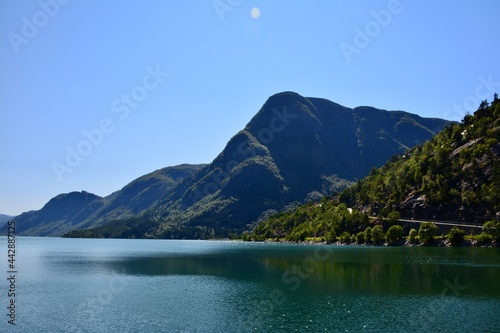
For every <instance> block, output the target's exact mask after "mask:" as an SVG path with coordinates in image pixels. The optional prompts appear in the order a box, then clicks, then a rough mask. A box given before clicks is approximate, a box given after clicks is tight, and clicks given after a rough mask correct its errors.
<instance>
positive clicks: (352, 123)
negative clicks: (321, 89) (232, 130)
mask: <svg viewBox="0 0 500 333" xmlns="http://www.w3.org/2000/svg"><path fill="white" fill-rule="evenodd" d="M448 124H449V122H448V121H445V120H441V119H427V118H421V117H419V116H417V115H414V114H410V113H407V112H402V111H397V112H389V111H384V110H378V109H375V108H370V107H359V108H355V109H350V108H346V107H343V106H341V105H338V104H335V103H333V102H330V101H328V100H325V99H319V98H304V97H302V96H300V95H298V94H296V93H293V92H284V93H280V94H276V95H274V96H272V97H270V98H269V99H268V100H267V102H266V103H265V104H264V106H263V107H262V109H261V110H260V111H259V112H258V113H257V114H256V115H255V117H254V118H253V119H252V120H251V121H250V122H249V123H248V125H247V126H246V127H245V128H244V129H243V130H242V131H240V132H239V133H237V134H236V135H235V136H234V137H233V138H232V139H231V140H230V141H229V142H228V144H227V146H226V147H225V149H224V150H223V151H222V152H221V153H220V154H219V156H217V158H216V159H215V160H214V161H213V162H212V163H211V164H210V165H208V166H206V167H205V168H203V169H202V170H201V171H200V172H199V173H197V174H196V175H195V176H194V177H193V178H191V179H186V180H184V181H181V182H180V184H179V185H178V187H177V188H176V189H175V190H174V191H172V192H171V193H169V194H168V195H166V196H164V197H163V198H162V199H160V200H159V201H158V203H157V204H156V205H155V207H153V208H152V209H151V210H150V211H148V213H146V214H145V215H144V216H145V217H149V218H156V219H160V220H165V221H166V224H165V225H164V226H163V228H159V230H158V233H157V236H158V237H175V232H173V231H172V230H173V229H175V226H176V225H179V224H185V225H190V226H205V227H208V228H214V229H215V233H216V234H220V235H227V234H228V233H229V232H240V231H242V230H244V229H246V228H247V225H248V224H252V223H255V222H256V221H257V220H259V219H260V218H263V217H265V216H267V215H268V214H270V213H272V212H276V211H279V210H281V209H283V208H284V207H285V206H287V205H289V204H291V203H293V202H303V201H304V200H305V199H306V198H307V197H310V198H312V197H319V196H321V195H324V194H331V193H332V192H336V191H340V190H342V189H343V188H345V187H346V186H347V185H349V184H350V183H351V182H353V181H355V180H357V179H359V178H362V177H363V176H365V175H367V174H368V173H369V170H370V169H371V168H372V167H378V166H381V165H383V164H384V163H385V162H386V161H387V160H388V159H389V158H390V157H391V156H393V155H395V154H399V153H402V152H404V151H406V150H407V149H409V148H411V147H413V146H414V145H415V144H418V143H421V142H424V141H426V140H429V139H430V138H432V137H433V136H434V135H435V134H436V133H437V132H439V131H440V130H441V129H443V128H444V126H446V125H448Z"/></svg>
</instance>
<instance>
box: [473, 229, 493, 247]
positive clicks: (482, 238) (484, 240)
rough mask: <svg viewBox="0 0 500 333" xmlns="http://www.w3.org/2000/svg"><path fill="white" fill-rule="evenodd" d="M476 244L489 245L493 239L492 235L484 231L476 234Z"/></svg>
mask: <svg viewBox="0 0 500 333" xmlns="http://www.w3.org/2000/svg"><path fill="white" fill-rule="evenodd" d="M476 240H477V245H481V246H483V245H489V244H490V243H491V242H492V241H493V236H491V235H490V234H487V233H485V232H482V233H480V234H479V235H477V236H476Z"/></svg>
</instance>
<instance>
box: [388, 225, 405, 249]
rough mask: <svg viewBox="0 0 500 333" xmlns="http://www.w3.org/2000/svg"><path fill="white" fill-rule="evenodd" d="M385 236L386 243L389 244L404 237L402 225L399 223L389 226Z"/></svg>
mask: <svg viewBox="0 0 500 333" xmlns="http://www.w3.org/2000/svg"><path fill="white" fill-rule="evenodd" d="M385 237H386V238H387V243H388V244H389V245H393V244H396V243H397V242H399V241H401V240H402V239H403V237H404V231H403V227H401V226H399V225H393V226H391V227H390V228H389V230H387V233H386V234H385Z"/></svg>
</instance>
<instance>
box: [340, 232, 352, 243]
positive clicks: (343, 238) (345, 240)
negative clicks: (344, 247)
mask: <svg viewBox="0 0 500 333" xmlns="http://www.w3.org/2000/svg"><path fill="white" fill-rule="evenodd" d="M340 242H341V243H344V244H349V243H350V242H351V234H350V233H349V231H344V232H343V233H342V235H340Z"/></svg>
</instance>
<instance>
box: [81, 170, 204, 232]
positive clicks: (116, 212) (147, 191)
mask: <svg viewBox="0 0 500 333" xmlns="http://www.w3.org/2000/svg"><path fill="white" fill-rule="evenodd" d="M204 166H205V164H198V165H191V164H182V165H178V166H174V167H167V168H162V169H159V170H156V171H154V172H151V173H149V174H147V175H144V176H142V177H139V178H137V179H135V180H134V181H132V182H130V183H129V184H128V185H126V186H125V187H124V188H122V189H121V190H120V191H118V192H115V193H113V194H112V195H111V196H110V197H108V198H107V199H108V204H106V205H105V206H104V207H103V208H102V209H100V210H98V211H97V212H95V213H94V214H92V215H91V216H89V217H88V218H87V219H86V220H85V221H84V222H83V223H82V224H81V225H78V228H79V229H83V228H89V227H93V226H98V225H102V224H104V223H106V222H109V221H112V220H119V219H127V218H130V217H133V216H136V215H139V214H140V213H141V212H143V211H145V210H147V209H148V208H150V207H151V206H152V205H153V204H154V203H155V202H156V201H157V200H158V199H159V198H161V197H162V196H164V195H166V194H168V193H170V191H172V190H174V189H175V187H176V186H177V184H178V183H179V182H180V181H181V180H183V179H185V178H190V177H192V176H193V175H194V174H195V173H196V172H198V171H199V170H200V169H201V168H203V167H204Z"/></svg>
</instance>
